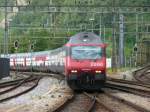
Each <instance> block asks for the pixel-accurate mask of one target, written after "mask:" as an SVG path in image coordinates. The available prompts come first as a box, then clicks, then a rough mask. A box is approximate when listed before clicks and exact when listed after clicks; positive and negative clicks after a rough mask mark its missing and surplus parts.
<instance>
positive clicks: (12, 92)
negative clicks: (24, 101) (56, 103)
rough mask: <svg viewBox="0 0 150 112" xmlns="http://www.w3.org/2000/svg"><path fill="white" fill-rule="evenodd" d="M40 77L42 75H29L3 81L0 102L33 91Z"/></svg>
mask: <svg viewBox="0 0 150 112" xmlns="http://www.w3.org/2000/svg"><path fill="white" fill-rule="evenodd" d="M40 79H41V77H40V76H38V77H37V76H36V77H35V76H29V77H27V78H24V79H19V80H15V81H10V82H5V83H1V87H0V103H1V102H4V101H7V100H10V99H12V98H15V97H18V96H20V95H22V94H25V93H27V92H29V91H31V90H32V89H34V88H35V87H36V86H37V85H38V82H39V80H40Z"/></svg>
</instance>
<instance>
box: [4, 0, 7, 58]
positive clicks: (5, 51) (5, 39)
mask: <svg viewBox="0 0 150 112" xmlns="http://www.w3.org/2000/svg"><path fill="white" fill-rule="evenodd" d="M7 54H8V23H7V0H5V34H4V55H5V56H7Z"/></svg>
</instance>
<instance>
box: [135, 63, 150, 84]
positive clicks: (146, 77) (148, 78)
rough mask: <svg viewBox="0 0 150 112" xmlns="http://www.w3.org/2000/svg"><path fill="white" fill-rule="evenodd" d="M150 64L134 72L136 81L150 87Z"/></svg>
mask: <svg viewBox="0 0 150 112" xmlns="http://www.w3.org/2000/svg"><path fill="white" fill-rule="evenodd" d="M149 70H150V64H149V65H147V66H145V67H143V68H141V69H138V70H136V71H134V73H133V76H134V78H135V80H136V81H138V82H140V83H141V84H146V85H150V73H149Z"/></svg>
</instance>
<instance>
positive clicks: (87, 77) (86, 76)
mask: <svg viewBox="0 0 150 112" xmlns="http://www.w3.org/2000/svg"><path fill="white" fill-rule="evenodd" d="M93 79H94V77H93V76H92V75H91V74H90V73H87V72H82V73H81V75H80V76H79V80H80V82H81V83H85V84H87V83H91V81H92V80H93Z"/></svg>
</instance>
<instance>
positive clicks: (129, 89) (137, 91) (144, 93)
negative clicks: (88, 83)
mask: <svg viewBox="0 0 150 112" xmlns="http://www.w3.org/2000/svg"><path fill="white" fill-rule="evenodd" d="M105 87H106V88H111V89H116V90H120V91H123V92H127V93H131V94H134V95H139V96H142V97H148V98H150V91H147V90H141V89H137V88H132V87H126V86H121V85H117V84H111V83H107V84H106V85H105Z"/></svg>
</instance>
